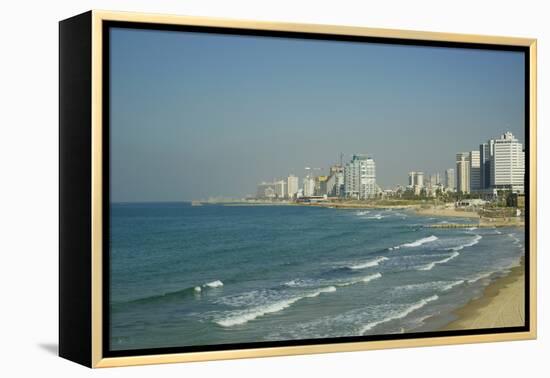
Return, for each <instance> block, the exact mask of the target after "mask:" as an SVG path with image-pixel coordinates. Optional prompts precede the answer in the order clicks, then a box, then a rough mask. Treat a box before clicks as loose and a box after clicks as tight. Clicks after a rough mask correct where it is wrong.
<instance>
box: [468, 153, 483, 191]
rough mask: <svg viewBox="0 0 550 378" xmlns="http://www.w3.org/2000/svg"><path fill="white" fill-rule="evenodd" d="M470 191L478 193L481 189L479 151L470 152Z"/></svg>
mask: <svg viewBox="0 0 550 378" xmlns="http://www.w3.org/2000/svg"><path fill="white" fill-rule="evenodd" d="M469 160H470V191H471V192H478V191H480V190H481V189H482V187H481V167H480V153H479V151H470V159H469Z"/></svg>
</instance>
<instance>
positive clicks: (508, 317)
mask: <svg viewBox="0 0 550 378" xmlns="http://www.w3.org/2000/svg"><path fill="white" fill-rule="evenodd" d="M453 315H455V316H456V317H457V319H455V320H454V321H452V322H451V323H449V324H447V325H446V326H444V327H443V328H441V329H440V330H442V331H443V330H444V331H451V330H464V329H481V328H499V327H520V326H524V325H525V263H524V259H523V258H522V259H521V262H520V265H518V266H515V267H513V268H512V269H511V270H510V273H508V274H507V275H506V276H504V277H500V278H498V279H496V280H495V281H494V282H492V283H490V284H489V285H488V286H487V287H486V288H485V289H484V290H483V294H482V296H481V297H480V298H477V299H473V300H471V301H470V302H468V303H466V304H465V305H464V306H463V307H461V308H459V309H457V310H455V311H453Z"/></svg>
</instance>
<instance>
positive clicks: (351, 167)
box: [344, 155, 378, 199]
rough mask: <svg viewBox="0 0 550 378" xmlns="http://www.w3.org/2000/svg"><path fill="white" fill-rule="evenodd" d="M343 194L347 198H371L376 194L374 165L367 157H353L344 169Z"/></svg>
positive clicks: (372, 160)
mask: <svg viewBox="0 0 550 378" xmlns="http://www.w3.org/2000/svg"><path fill="white" fill-rule="evenodd" d="M344 192H345V196H346V197H349V198H358V199H367V198H373V197H375V196H376V194H377V192H378V186H377V185H376V163H375V162H374V159H372V158H371V157H368V156H367V155H353V158H352V159H351V161H350V162H349V163H348V164H346V167H345V168H344Z"/></svg>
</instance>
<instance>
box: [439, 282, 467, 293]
mask: <svg viewBox="0 0 550 378" xmlns="http://www.w3.org/2000/svg"><path fill="white" fill-rule="evenodd" d="M463 283H464V280H458V281H454V282H451V283H450V284H448V285H446V286H444V287H443V288H442V289H441V290H443V291H449V290H451V289H452V288H453V287H455V286H458V285H462V284H463Z"/></svg>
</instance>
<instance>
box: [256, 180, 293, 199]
mask: <svg viewBox="0 0 550 378" xmlns="http://www.w3.org/2000/svg"><path fill="white" fill-rule="evenodd" d="M286 193H287V192H286V181H285V180H278V181H273V182H265V181H264V182H262V183H260V184H258V190H257V194H256V197H257V198H267V199H273V198H284V197H285V196H286Z"/></svg>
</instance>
